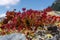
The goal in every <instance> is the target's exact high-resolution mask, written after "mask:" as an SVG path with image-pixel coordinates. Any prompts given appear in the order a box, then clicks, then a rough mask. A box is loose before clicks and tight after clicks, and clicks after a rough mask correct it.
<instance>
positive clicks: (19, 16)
mask: <svg viewBox="0 0 60 40" xmlns="http://www.w3.org/2000/svg"><path fill="white" fill-rule="evenodd" d="M22 10H23V12H15V11H7V13H6V18H7V19H4V21H3V25H2V27H1V28H2V29H7V30H9V31H10V29H11V30H12V31H13V30H18V31H19V32H20V31H21V30H23V28H26V29H29V30H30V29H31V27H35V28H37V27H38V26H40V25H49V24H54V23H55V22H56V20H57V19H59V21H60V16H58V17H56V16H51V15H47V14H48V13H47V12H50V11H52V9H51V8H50V7H48V8H47V9H44V10H43V11H38V10H32V9H30V10H26V8H23V9H22Z"/></svg>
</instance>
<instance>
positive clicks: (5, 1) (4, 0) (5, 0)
mask: <svg viewBox="0 0 60 40" xmlns="http://www.w3.org/2000/svg"><path fill="white" fill-rule="evenodd" d="M19 1H20V0H0V5H3V6H4V5H15V4H17V3H18V2H19Z"/></svg>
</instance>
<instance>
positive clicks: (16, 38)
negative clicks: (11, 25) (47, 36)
mask: <svg viewBox="0 0 60 40" xmlns="http://www.w3.org/2000/svg"><path fill="white" fill-rule="evenodd" d="M0 40H26V37H25V35H24V34H21V33H13V34H10V35H5V36H0Z"/></svg>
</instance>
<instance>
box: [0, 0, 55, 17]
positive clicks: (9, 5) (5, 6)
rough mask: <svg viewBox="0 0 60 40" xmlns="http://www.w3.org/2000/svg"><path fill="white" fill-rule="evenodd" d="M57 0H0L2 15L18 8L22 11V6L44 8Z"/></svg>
mask: <svg viewBox="0 0 60 40" xmlns="http://www.w3.org/2000/svg"><path fill="white" fill-rule="evenodd" d="M54 1H55V0H0V17H3V16H5V14H6V12H7V11H8V10H9V11H12V10H13V9H16V11H22V10H21V9H22V8H26V9H33V10H43V9H45V8H47V7H48V6H51V5H52V3H53V2H54Z"/></svg>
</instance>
